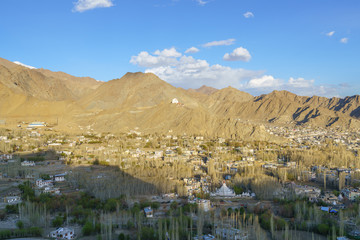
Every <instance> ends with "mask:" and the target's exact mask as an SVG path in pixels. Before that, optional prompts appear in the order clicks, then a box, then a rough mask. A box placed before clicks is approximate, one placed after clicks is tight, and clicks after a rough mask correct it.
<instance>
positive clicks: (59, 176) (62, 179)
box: [54, 173, 66, 182]
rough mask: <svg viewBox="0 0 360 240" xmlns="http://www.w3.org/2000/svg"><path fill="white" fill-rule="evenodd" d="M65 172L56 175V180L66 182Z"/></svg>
mask: <svg viewBox="0 0 360 240" xmlns="http://www.w3.org/2000/svg"><path fill="white" fill-rule="evenodd" d="M65 176H66V174H65V173H62V174H57V175H54V181H55V182H64V181H65Z"/></svg>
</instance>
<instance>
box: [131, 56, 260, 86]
mask: <svg viewBox="0 0 360 240" xmlns="http://www.w3.org/2000/svg"><path fill="white" fill-rule="evenodd" d="M175 50H176V49H175ZM162 52H164V51H160V50H159V51H155V53H162ZM176 52H177V51H176ZM130 63H132V64H135V65H139V66H141V67H145V68H146V69H145V72H152V73H154V74H156V75H157V76H159V77H160V78H161V79H163V80H165V81H167V82H169V83H171V84H175V85H177V86H182V87H199V86H201V85H204V84H206V85H210V86H213V87H218V88H222V87H224V86H229V85H231V86H233V87H237V88H240V87H244V84H245V83H246V81H248V80H249V79H252V78H255V77H258V76H260V75H261V74H262V73H261V72H260V71H252V70H246V69H241V68H238V69H234V68H230V67H226V66H222V65H219V64H215V65H210V64H209V63H208V62H207V61H206V60H202V59H196V58H194V57H192V56H186V55H182V56H179V57H164V56H162V55H161V54H160V55H156V54H153V55H151V54H149V53H148V52H140V53H139V54H138V55H136V56H132V57H131V60H130Z"/></svg>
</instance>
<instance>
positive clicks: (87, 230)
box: [82, 222, 94, 236]
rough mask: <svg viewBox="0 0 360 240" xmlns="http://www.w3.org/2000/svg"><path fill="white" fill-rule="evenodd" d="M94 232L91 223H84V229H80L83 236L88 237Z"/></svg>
mask: <svg viewBox="0 0 360 240" xmlns="http://www.w3.org/2000/svg"><path fill="white" fill-rule="evenodd" d="M93 231H94V226H93V224H92V223H91V222H86V223H85V225H84V227H83V228H82V233H83V235H84V236H89V235H91V234H92V232H93Z"/></svg>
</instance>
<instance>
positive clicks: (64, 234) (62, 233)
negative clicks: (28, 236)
mask: <svg viewBox="0 0 360 240" xmlns="http://www.w3.org/2000/svg"><path fill="white" fill-rule="evenodd" d="M49 237H50V238H56V239H75V237H76V235H75V231H74V229H72V228H62V227H61V228H58V229H56V230H55V231H52V232H50V233H49Z"/></svg>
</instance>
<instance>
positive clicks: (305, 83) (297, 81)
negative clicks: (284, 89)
mask: <svg viewBox="0 0 360 240" xmlns="http://www.w3.org/2000/svg"><path fill="white" fill-rule="evenodd" d="M314 82H315V81H314V80H305V79H304V78H292V77H291V78H290V79H289V82H288V85H289V86H290V87H295V88H309V87H312V86H313V85H314Z"/></svg>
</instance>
